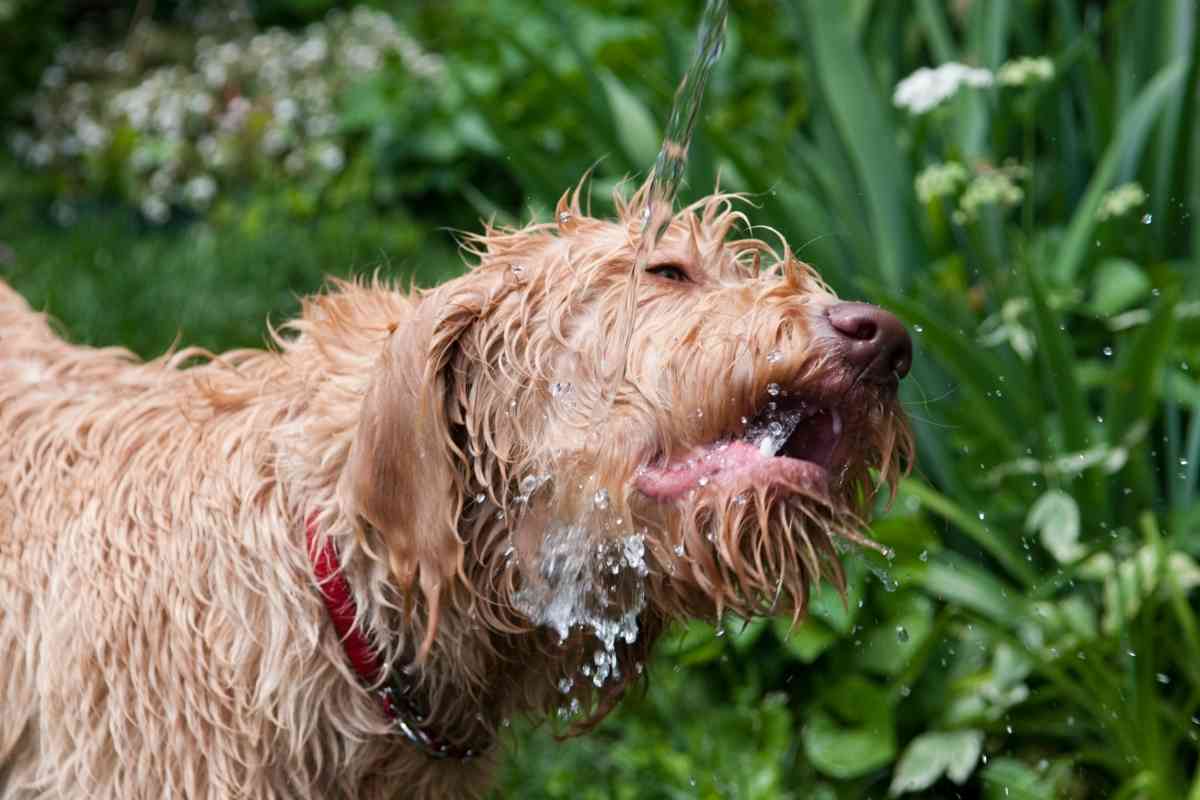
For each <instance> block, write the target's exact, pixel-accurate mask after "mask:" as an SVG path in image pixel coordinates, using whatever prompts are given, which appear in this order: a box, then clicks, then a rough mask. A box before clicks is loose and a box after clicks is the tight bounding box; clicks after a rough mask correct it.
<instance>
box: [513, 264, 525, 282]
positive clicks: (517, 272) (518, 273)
mask: <svg viewBox="0 0 1200 800" xmlns="http://www.w3.org/2000/svg"><path fill="white" fill-rule="evenodd" d="M511 269H512V274H513V276H515V277H516V279H517V280H521V279H522V278H524V277H525V267H523V266H521V265H520V264H513V265H512V267H511Z"/></svg>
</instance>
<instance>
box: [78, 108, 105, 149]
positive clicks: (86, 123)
mask: <svg viewBox="0 0 1200 800" xmlns="http://www.w3.org/2000/svg"><path fill="white" fill-rule="evenodd" d="M75 136H76V137H77V138H78V139H79V142H80V144H82V145H83V148H84V149H85V150H99V149H100V148H101V147H103V146H104V145H105V144H106V143H107V142H108V131H106V130H105V129H104V127H103V126H101V125H99V124H98V123H97V122H96V120H94V119H92V118H91V117H89V116H88V115H87V114H84V115H83V116H81V117H80V118H79V119H78V120H77V121H76V122H75Z"/></svg>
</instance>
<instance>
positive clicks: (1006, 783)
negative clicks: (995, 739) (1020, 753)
mask: <svg viewBox="0 0 1200 800" xmlns="http://www.w3.org/2000/svg"><path fill="white" fill-rule="evenodd" d="M983 796H984V798H985V800H1054V798H1055V787H1054V784H1053V782H1052V781H1050V780H1046V779H1043V778H1042V777H1041V776H1040V775H1038V774H1037V773H1036V772H1034V771H1033V770H1032V769H1030V768H1029V767H1027V766H1025V765H1024V764H1023V763H1021V762H1020V761H1017V760H1016V759H1013V758H997V759H995V760H994V761H992V763H991V764H989V765H988V766H987V768H986V769H984V771H983Z"/></svg>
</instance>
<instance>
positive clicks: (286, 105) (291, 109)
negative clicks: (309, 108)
mask: <svg viewBox="0 0 1200 800" xmlns="http://www.w3.org/2000/svg"><path fill="white" fill-rule="evenodd" d="M299 113H300V105H299V104H298V103H297V102H296V101H295V100H293V99H292V98H290V97H282V98H280V99H278V100H276V101H275V119H276V120H278V121H279V122H281V123H283V124H284V125H287V124H288V123H290V122H291V121H292V120H294V119H295V118H296V117H297V115H299Z"/></svg>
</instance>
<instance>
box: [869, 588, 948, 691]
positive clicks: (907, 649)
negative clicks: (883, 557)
mask: <svg viewBox="0 0 1200 800" xmlns="http://www.w3.org/2000/svg"><path fill="white" fill-rule="evenodd" d="M887 601H888V606H887V609H886V616H885V617H884V619H883V621H882V622H881V623H880V624H879V625H877V626H876V627H874V628H873V629H872V630H871V631H870V632H868V633H867V634H866V635H865V636H864V637H863V644H862V652H861V654H860V655H859V657H858V663H859V664H860V665H861V666H862V668H863V669H867V670H870V671H872V672H875V673H877V674H880V675H888V676H895V675H898V674H900V673H901V672H903V671H904V670H905V669H906V668H907V667H908V665H909V663H910V662H911V661H912V659H913V656H914V655H916V653H917V652H918V651H919V650H920V649H921V647H922V646H924V644H925V641H926V640H927V639H928V638H929V634H930V632H931V631H932V630H933V603H932V602H931V601H930V600H929V598H928V597H925V596H923V595H921V594H918V593H917V592H897V593H895V594H892V595H889V596H888V597H887Z"/></svg>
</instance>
